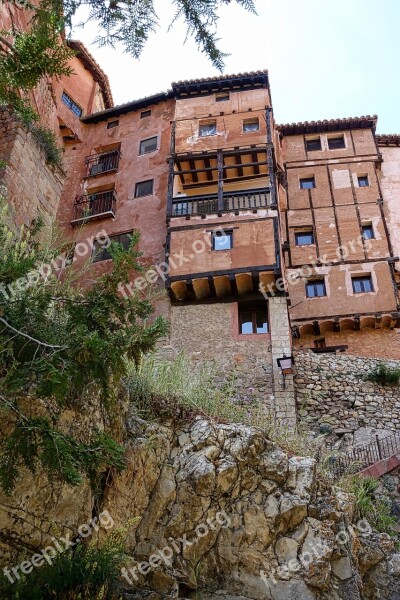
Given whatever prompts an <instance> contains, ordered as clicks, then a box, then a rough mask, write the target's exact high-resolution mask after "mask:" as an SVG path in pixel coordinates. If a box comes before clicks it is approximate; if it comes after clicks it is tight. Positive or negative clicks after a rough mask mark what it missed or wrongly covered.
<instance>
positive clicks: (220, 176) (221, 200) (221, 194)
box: [217, 150, 224, 212]
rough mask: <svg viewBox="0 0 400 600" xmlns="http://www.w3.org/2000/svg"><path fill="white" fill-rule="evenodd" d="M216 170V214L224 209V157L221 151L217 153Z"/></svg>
mask: <svg viewBox="0 0 400 600" xmlns="http://www.w3.org/2000/svg"><path fill="white" fill-rule="evenodd" d="M217 169H218V212H222V211H223V209H224V157H223V155H222V150H218V151H217Z"/></svg>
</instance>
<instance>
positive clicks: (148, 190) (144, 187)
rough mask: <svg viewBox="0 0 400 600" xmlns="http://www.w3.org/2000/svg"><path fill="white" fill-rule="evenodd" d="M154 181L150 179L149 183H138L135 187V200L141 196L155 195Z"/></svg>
mask: <svg viewBox="0 0 400 600" xmlns="http://www.w3.org/2000/svg"><path fill="white" fill-rule="evenodd" d="M153 184H154V179H148V180H147V181H138V183H137V184H136V186H135V198H140V197H141V196H150V195H151V194H152V193H153Z"/></svg>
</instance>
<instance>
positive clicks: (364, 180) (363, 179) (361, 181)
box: [358, 175, 369, 187]
mask: <svg viewBox="0 0 400 600" xmlns="http://www.w3.org/2000/svg"><path fill="white" fill-rule="evenodd" d="M368 186H369V181H368V175H361V176H359V177H358V187H368Z"/></svg>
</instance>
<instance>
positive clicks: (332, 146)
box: [328, 135, 346, 150]
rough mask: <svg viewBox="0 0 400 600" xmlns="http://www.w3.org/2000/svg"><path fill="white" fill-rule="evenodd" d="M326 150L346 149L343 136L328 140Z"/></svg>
mask: <svg viewBox="0 0 400 600" xmlns="http://www.w3.org/2000/svg"><path fill="white" fill-rule="evenodd" d="M328 148H329V150H340V148H346V145H345V143H344V136H343V135H341V136H338V137H334V138H328Z"/></svg>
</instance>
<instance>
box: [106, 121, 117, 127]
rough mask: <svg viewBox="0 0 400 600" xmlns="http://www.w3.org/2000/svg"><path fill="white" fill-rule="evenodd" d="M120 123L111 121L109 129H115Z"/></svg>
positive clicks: (108, 125) (108, 124)
mask: <svg viewBox="0 0 400 600" xmlns="http://www.w3.org/2000/svg"><path fill="white" fill-rule="evenodd" d="M118 125H119V121H118V120H117V121H109V123H107V129H114V127H118Z"/></svg>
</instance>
